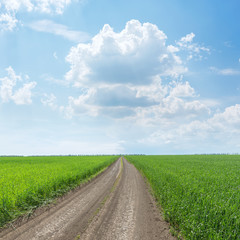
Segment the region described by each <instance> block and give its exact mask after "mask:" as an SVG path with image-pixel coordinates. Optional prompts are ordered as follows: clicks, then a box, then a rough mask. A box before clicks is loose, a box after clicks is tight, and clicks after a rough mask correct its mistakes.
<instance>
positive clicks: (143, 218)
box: [0, 158, 174, 240]
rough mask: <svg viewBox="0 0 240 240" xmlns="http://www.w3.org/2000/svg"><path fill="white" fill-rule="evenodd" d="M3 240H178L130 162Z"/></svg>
mask: <svg viewBox="0 0 240 240" xmlns="http://www.w3.org/2000/svg"><path fill="white" fill-rule="evenodd" d="M0 239H2V240H5V239H6V240H13V239H14V240H42V239H44V240H46V239H56V240H68V239H69V240H74V239H84V240H94V239H95V240H101V239H104V240H107V239H109V240H117V239H119V240H120V239H126V240H131V239H137V240H139V239H144V240H148V239H149V240H150V239H151V240H153V239H174V238H173V237H172V236H171V234H170V233H169V227H168V225H167V224H166V223H165V222H164V221H163V220H162V218H161V216H160V214H159V211H158V209H157V208H156V206H155V204H154V201H153V199H152V197H151V195H150V194H149V192H148V189H147V186H146V184H145V182H144V180H143V178H142V176H141V175H140V173H139V172H138V171H137V170H136V168H135V167H134V166H133V165H131V164H130V163H128V162H127V161H126V160H125V159H124V158H122V161H121V159H119V160H118V161H117V162H115V163H114V164H113V165H112V166H110V167H109V168H108V169H107V170H106V171H105V172H104V173H103V174H101V175H100V176H99V177H97V178H96V179H94V180H93V181H91V182H90V183H89V184H87V185H86V186H84V187H83V188H81V189H79V190H78V191H76V192H74V193H71V194H69V195H68V196H67V197H66V198H65V199H64V200H63V201H62V202H60V203H59V204H57V205H56V206H54V207H52V208H50V209H49V210H48V211H45V212H44V213H42V214H41V215H39V216H37V217H35V218H33V219H31V220H30V221H28V222H26V223H25V224H23V225H22V226H20V227H18V228H17V229H15V230H10V229H8V230H6V231H4V232H2V233H0Z"/></svg>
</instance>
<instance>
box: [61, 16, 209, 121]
mask: <svg viewBox="0 0 240 240" xmlns="http://www.w3.org/2000/svg"><path fill="white" fill-rule="evenodd" d="M194 36H195V35H194V34H190V35H187V36H186V37H184V38H182V39H181V40H180V41H181V43H182V44H183V45H184V44H192V45H194V43H193V38H194ZM166 41H167V36H166V35H165V33H164V32H162V31H161V30H159V29H158V27H157V26H156V25H154V24H151V23H143V24H141V23H140V22H139V21H137V20H131V21H129V22H127V23H126V26H125V28H124V29H123V30H122V31H120V32H115V31H114V30H113V28H112V27H111V26H109V25H108V24H106V25H104V27H103V28H102V30H101V31H100V32H99V33H98V34H97V35H96V36H94V37H93V38H92V41H91V42H89V43H80V44H78V45H77V46H75V47H72V48H71V50H70V52H69V54H68V56H67V57H66V60H67V62H69V63H70V70H69V71H68V72H67V73H66V75H65V78H66V80H67V81H68V82H69V83H70V84H72V86H73V87H74V88H78V89H80V91H81V92H82V94H81V95H80V96H78V97H76V96H75V97H73V96H71V97H69V104H68V106H65V107H64V106H62V107H61V111H63V112H64V113H65V114H66V115H67V116H68V117H71V116H72V115H74V114H76V115H81V114H89V115H91V116H98V115H107V116H111V117H116V118H120V117H121V116H122V118H124V117H133V116H140V115H141V116H142V117H146V116H153V115H154V116H155V115H156V116H155V117H156V118H158V119H159V118H160V117H169V116H174V115H175V116H176V115H178V114H181V115H184V114H186V115H187V114H190V115H198V114H202V113H203V112H205V113H208V112H209V110H208V108H207V106H205V104H203V103H200V102H199V101H198V100H197V99H194V98H197V97H198V96H197V94H196V93H195V90H194V89H193V88H192V87H191V86H190V83H189V82H184V81H183V80H182V75H183V74H184V73H186V72H187V71H188V69H187V67H186V65H185V64H184V63H183V61H182V59H181V51H182V50H181V49H182V48H183V46H182V45H181V46H180V45H177V46H173V45H167V42H166ZM194 46H195V47H197V46H198V45H197V44H196V45H194ZM184 51H186V50H184ZM191 51H192V50H191ZM195 51H197V50H195ZM163 79H165V83H164V84H163Z"/></svg>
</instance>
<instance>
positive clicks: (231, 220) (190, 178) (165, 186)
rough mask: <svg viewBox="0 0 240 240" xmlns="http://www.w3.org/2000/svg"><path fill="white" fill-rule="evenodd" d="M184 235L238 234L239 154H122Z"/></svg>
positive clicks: (223, 236) (232, 236)
mask: <svg viewBox="0 0 240 240" xmlns="http://www.w3.org/2000/svg"><path fill="white" fill-rule="evenodd" d="M127 159H128V160H129V161H130V162H132V163H133V164H134V165H135V166H136V167H137V168H138V169H139V170H140V171H141V172H142V173H143V174H144V175H145V176H146V178H147V179H148V181H149V183H150V185H151V186H152V189H153V192H154V194H155V197H156V199H157V201H158V202H159V204H160V206H161V208H162V211H163V214H164V217H165V219H166V220H167V221H169V222H170V223H171V225H172V226H173V227H174V229H175V230H177V231H178V232H179V233H180V234H179V235H181V236H183V238H185V239H211V240H212V239H213V240H214V239H224V240H227V239H229V240H230V239H231V240H233V239H240V156H238V155H192V156H190V155H187V156H127Z"/></svg>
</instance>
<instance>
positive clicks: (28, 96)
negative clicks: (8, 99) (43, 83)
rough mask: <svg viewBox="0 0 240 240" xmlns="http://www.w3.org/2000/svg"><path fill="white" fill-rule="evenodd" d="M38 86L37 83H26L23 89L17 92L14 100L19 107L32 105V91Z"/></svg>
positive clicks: (13, 97)
mask: <svg viewBox="0 0 240 240" xmlns="http://www.w3.org/2000/svg"><path fill="white" fill-rule="evenodd" d="M36 85H37V83H36V82H30V83H25V84H24V85H23V87H21V88H19V89H18V90H16V92H15V93H14V95H13V96H12V100H13V101H14V102H15V103H16V104H17V105H23V104H31V103H32V91H31V90H32V89H33V88H35V86H36Z"/></svg>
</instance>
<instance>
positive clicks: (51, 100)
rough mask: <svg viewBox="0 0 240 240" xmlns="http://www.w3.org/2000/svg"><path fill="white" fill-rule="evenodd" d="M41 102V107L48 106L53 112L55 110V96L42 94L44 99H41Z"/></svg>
mask: <svg viewBox="0 0 240 240" xmlns="http://www.w3.org/2000/svg"><path fill="white" fill-rule="evenodd" d="M41 102H42V104H43V105H45V106H48V107H50V108H52V109H53V110H55V109H57V107H58V106H57V103H56V102H57V98H56V96H55V95H54V94H53V93H51V94H46V93H45V94H44V97H43V98H42V99H41Z"/></svg>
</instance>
